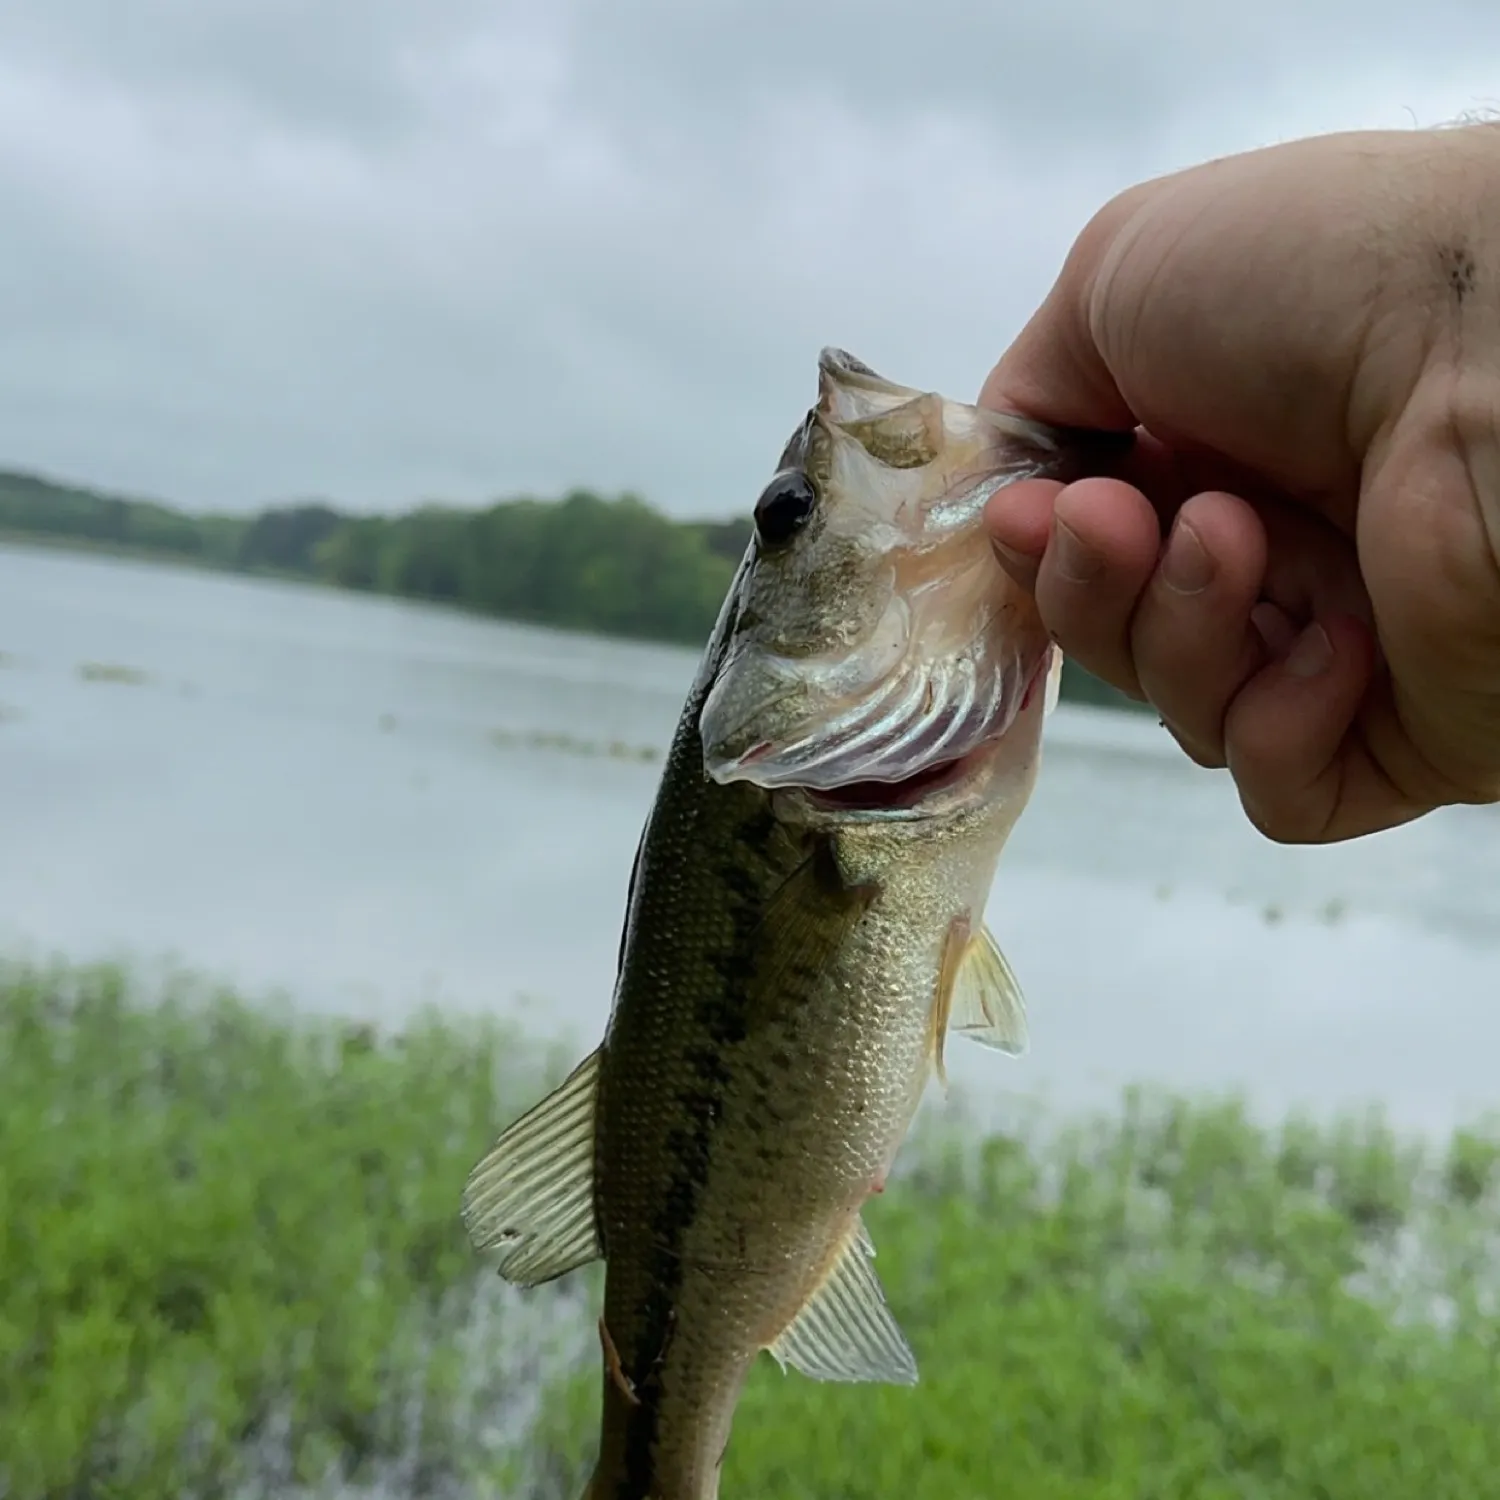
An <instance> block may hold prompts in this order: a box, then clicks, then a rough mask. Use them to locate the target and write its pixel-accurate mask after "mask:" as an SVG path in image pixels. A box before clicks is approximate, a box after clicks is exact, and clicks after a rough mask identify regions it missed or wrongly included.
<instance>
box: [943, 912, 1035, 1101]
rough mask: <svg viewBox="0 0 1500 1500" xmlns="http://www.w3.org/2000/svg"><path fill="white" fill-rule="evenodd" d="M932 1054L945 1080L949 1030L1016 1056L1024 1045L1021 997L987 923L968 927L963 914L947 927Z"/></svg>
mask: <svg viewBox="0 0 1500 1500" xmlns="http://www.w3.org/2000/svg"><path fill="white" fill-rule="evenodd" d="M931 1029H932V1055H933V1063H934V1065H935V1066H936V1068H937V1074H938V1078H939V1079H940V1080H941V1081H942V1082H944V1083H946V1082H947V1069H946V1067H945V1065H944V1058H943V1046H944V1042H945V1040H946V1038H947V1034H948V1032H950V1031H956V1032H957V1033H958V1034H959V1035H960V1036H965V1037H968V1038H969V1040H970V1041H974V1042H978V1043H979V1044H980V1046H982V1047H992V1048H994V1049H995V1050H996V1051H999V1052H1007V1053H1009V1054H1010V1055H1011V1056H1012V1057H1019V1056H1020V1055H1021V1053H1023V1052H1024V1051H1025V1050H1026V1045H1027V1034H1026V1001H1025V999H1024V998H1023V996H1022V994H1021V986H1020V985H1019V984H1018V983H1017V981H1016V976H1015V974H1014V973H1012V972H1011V967H1010V965H1009V964H1008V963H1007V962H1006V960H1005V955H1004V954H1003V953H1001V951H1000V946H999V944H998V943H996V941H995V938H994V935H993V934H992V933H991V932H990V930H989V928H988V927H983V926H982V927H980V929H979V931H978V932H972V930H971V927H970V924H969V921H968V919H967V918H962V917H961V918H959V919H958V920H957V921H955V922H954V923H953V925H952V926H951V927H950V928H949V929H948V939H947V942H946V944H945V945H944V948H943V958H942V962H941V964H940V965H939V968H938V979H937V988H936V990H935V992H934V995H933V1007H932V1028H931Z"/></svg>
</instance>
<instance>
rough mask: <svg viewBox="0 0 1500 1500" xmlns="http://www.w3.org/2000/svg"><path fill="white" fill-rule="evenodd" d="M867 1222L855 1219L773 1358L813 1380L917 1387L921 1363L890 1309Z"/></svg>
mask: <svg viewBox="0 0 1500 1500" xmlns="http://www.w3.org/2000/svg"><path fill="white" fill-rule="evenodd" d="M874 1256H875V1246H874V1245H873V1244H872V1243H871V1240H870V1236H869V1233H868V1231H867V1230H866V1229H865V1226H864V1221H863V1220H862V1219H858V1218H856V1219H855V1221H854V1226H853V1228H852V1229H851V1230H850V1232H849V1236H848V1238H847V1239H846V1240H845V1242H844V1245H843V1248H842V1249H841V1250H840V1251H839V1253H838V1255H837V1256H836V1258H835V1259H834V1262H833V1267H832V1269H831V1270H830V1271H829V1273H828V1275H827V1277H826V1278H825V1279H824V1281H823V1282H822V1283H821V1285H819V1287H818V1289H817V1290H816V1291H815V1292H814V1293H813V1294H812V1296H811V1297H809V1298H808V1299H807V1301H806V1302H805V1303H804V1304H803V1306H802V1310H801V1312H799V1313H798V1314H797V1316H796V1317H795V1318H793V1319H792V1321H791V1323H789V1324H788V1325H787V1327H786V1329H785V1331H784V1332H783V1333H782V1335H781V1337H780V1338H778V1339H777V1340H776V1342H775V1343H774V1344H772V1345H771V1354H772V1355H773V1356H774V1357H775V1359H776V1362H777V1363H778V1364H779V1365H780V1366H781V1367H782V1369H783V1370H786V1369H793V1370H797V1371H799V1372H800V1373H801V1374H803V1375H806V1376H808V1377H809V1378H810V1379H813V1380H845V1381H882V1382H885V1383H888V1384H891V1385H915V1384H916V1382H917V1361H916V1357H915V1356H914V1355H913V1354H912V1352H911V1347H910V1345H908V1344H907V1342H906V1339H905V1337H904V1335H903V1334H902V1332H901V1329H900V1328H899V1327H898V1326H897V1323H896V1320H895V1318H894V1317H893V1316H892V1314H891V1310H890V1308H889V1307H887V1306H886V1301H885V1293H884V1291H882V1290H881V1286H880V1278H879V1277H878V1276H877V1275H876V1274H875V1267H874V1266H873V1265H871V1264H870V1262H871V1261H872V1260H873V1259H874Z"/></svg>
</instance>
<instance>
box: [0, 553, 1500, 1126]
mask: <svg viewBox="0 0 1500 1500" xmlns="http://www.w3.org/2000/svg"><path fill="white" fill-rule="evenodd" d="M0 653H4V655H3V656H0V945H3V946H4V947H5V948H6V949H7V950H9V951H12V952H14V951H26V952H31V953H34V954H41V955H44V954H48V953H54V952H55V953H64V954H67V955H69V956H75V957H83V956H93V955H100V954H107V955H118V956H127V957H147V958H163V957H173V958H176V959H178V960H181V961H184V962H186V963H189V964H191V965H193V966H194V967H197V968H200V969H205V970H207V971H208V972H210V973H212V974H214V975H216V976H221V977H223V978H225V979H228V980H231V981H233V982H235V983H238V984H241V985H243V986H246V987H249V988H251V989H266V988H270V987H278V988H282V989H285V990H286V991H288V992H290V993H291V994H292V995H293V996H294V997H295V998H296V999H297V1000H298V1002H299V1003H301V1004H303V1005H306V1006H309V1007H317V1008H320V1009H325V1010H337V1011H340V1012H346V1013H353V1014H362V1015H370V1016H375V1017H377V1018H380V1019H383V1020H390V1021H397V1020H399V1018H400V1017H401V1016H402V1015H403V1014H405V1013H407V1012H408V1011H409V1010H410V1008H411V1007H412V1006H413V1005H415V1004H418V1003H421V1002H424V1001H428V1000H435V1001H438V1002H440V1003H443V1004H445V1005H448V1006H451V1007H454V1008H459V1009H465V1010H491V1011H497V1012H503V1013H508V1014H516V1015H521V1016H524V1017H525V1018H526V1019H527V1022H528V1024H530V1025H531V1026H533V1027H534V1028H535V1029H537V1030H538V1031H545V1032H548V1033H554V1032H558V1031H566V1032H569V1033H571V1034H572V1035H573V1036H574V1037H575V1038H576V1040H577V1043H578V1045H579V1046H580V1047H583V1046H587V1045H591V1044H592V1042H593V1040H594V1039H595V1038H596V1037H597V1035H598V1033H599V1031H600V1030H601V1028H602V1026H603V1024H604V1019H605V1016H606V1014H607V1011H608V1007H609V999H610V986H611V983H612V980H613V974H614V963H615V954H616V946H617V942H618V937H619V924H620V919H621V912H622V908H623V902H624V894H625V887H626V882H627V879H628V876H629V871H630V863H631V858H632V856H633V854H634V851H635V845H636V839H637V836H638V834H639V831H640V825H641V821H642V819H643V818H644V816H645V814H646V811H647V808H648V807H649V805H650V801H651V798H652V795H653V793H654V791H655V785H656V777H657V775H658V773H659V762H658V761H656V760H654V759H647V758H644V757H647V756H651V755H653V754H659V753H660V751H661V750H662V749H663V748H664V746H665V744H666V741H667V738H668V735H669V734H670V731H671V728H672V725H673V722H674V720H675V718H676V715H677V712H678V709H679V707H680V704H681V700H682V696H683V694H684V692H685V690H686V687H687V684H688V681H689V679H690V677H691V675H692V671H693V667H694V657H693V654H692V653H688V652H683V651H677V650H672V649H664V648H659V647H645V646H638V645H632V644H627V643H622V642H612V641H601V640H597V639H594V638H590V637H583V636H570V635H565V634H560V633H554V632H548V631H541V630H531V629H524V628H520V627H516V626H512V625H506V624H501V623H495V622H492V621H487V620H481V619H476V618H470V617H466V616H462V615H457V614H452V613H448V612H445V611H441V610H438V609H432V608H425V607H422V606H417V605H411V604H406V603H400V602H396V601H391V600H381V599H370V598H364V597H359V596H355V595H348V594H339V593H334V592H329V591H324V590H321V589H317V588H313V587H309V586H301V585H293V584H282V583H268V582H262V581H255V580H246V579H237V578H227V577H222V576H218V575H214V574H208V573H197V572H193V571H189V570H180V569H173V568H168V567H159V566H154V565H148V564H142V563H136V562H122V561H117V560H112V559H107V558H102V557H93V556H76V555H69V554H65V553H57V552H51V551H47V550H43V549H32V548H22V547H6V548H0ZM122 669H123V670H122ZM989 919H990V923H991V925H992V926H993V928H994V929H995V931H996V933H997V934H998V935H999V937H1000V939H1001V941H1002V943H1003V945H1004V946H1005V948H1006V951H1007V953H1008V954H1009V956H1010V958H1011V960H1012V963H1013V965H1014V966H1015V968H1016V970H1017V973H1018V975H1019V976H1020V979H1021V981H1022V984H1023V986H1024V988H1025V990H1026V993H1027V997H1028V1000H1029V1004H1030V1012H1031V1025H1032V1039H1033V1040H1032V1051H1031V1053H1030V1055H1029V1056H1028V1057H1027V1058H1026V1059H1025V1060H1023V1061H1021V1062H1019V1063H1017V1062H1010V1061H1008V1060H1006V1059H1003V1058H997V1057H995V1056H993V1055H991V1054H988V1053H984V1052H981V1051H980V1050H979V1049H977V1048H971V1047H959V1046H955V1047H954V1048H953V1049H952V1051H951V1052H950V1059H951V1061H952V1063H953V1071H954V1076H955V1079H956V1080H957V1081H958V1082H959V1083H960V1084H961V1085H963V1086H964V1087H965V1088H966V1089H968V1090H969V1091H971V1092H977V1093H979V1094H981V1095H982V1096H983V1097H984V1098H986V1099H993V1100H1005V1099H1008V1098H1010V1097H1012V1096H1013V1095H1015V1094H1016V1093H1017V1092H1018V1091H1019V1092H1023V1093H1041V1094H1043V1095H1045V1096H1046V1097H1048V1098H1050V1099H1054V1100H1057V1101H1059V1102H1061V1103H1063V1104H1066V1105H1073V1104H1079V1103H1093V1102H1096V1101H1099V1100H1100V1099H1102V1098H1104V1097H1106V1096H1107V1095H1108V1094H1110V1093H1112V1092H1113V1091H1115V1090H1116V1089H1117V1088H1118V1087H1119V1086H1121V1085H1122V1084H1124V1083H1126V1082H1158V1083H1163V1084H1167V1085H1170V1086H1173V1087H1184V1088H1194V1089H1196V1088H1216V1089H1217V1088H1227V1087H1233V1088H1243V1089H1245V1090H1247V1091H1249V1092H1250V1094H1251V1095H1252V1097H1253V1098H1254V1099H1255V1100H1256V1101H1257V1102H1258V1103H1260V1104H1261V1105H1263V1106H1264V1107H1266V1108H1268V1109H1275V1110H1280V1109H1283V1108H1285V1107H1286V1106H1288V1105H1289V1104H1292V1103H1305V1104H1308V1105H1311V1106H1315V1107H1318V1108H1325V1107H1329V1106H1334V1105H1346V1104H1350V1103H1354V1102H1357V1101H1364V1100H1379V1101H1381V1102H1382V1103H1384V1104H1385V1105H1386V1106H1387V1107H1388V1108H1389V1109H1390V1110H1391V1111H1392V1112H1393V1113H1394V1114H1395V1115H1396V1116H1397V1117H1398V1118H1400V1119H1402V1120H1404V1121H1405V1122H1407V1123H1410V1124H1414V1125H1419V1126H1424V1127H1425V1126H1431V1127H1443V1126H1446V1125H1447V1124H1449V1123H1450V1122H1451V1121H1452V1120H1454V1119H1455V1118H1459V1117H1467V1116H1471V1115H1472V1114H1473V1113H1475V1112H1476V1111H1478V1110H1480V1109H1484V1108H1488V1107H1490V1106H1491V1105H1492V1104H1493V1103H1500V1098H1497V1094H1500V1086H1497V1083H1496V1069H1495V1065H1494V1061H1493V1059H1494V1058H1495V1056H1496V1055H1497V1054H1500V815H1497V813H1496V811H1495V810H1492V809H1460V810H1454V811H1451V812H1446V813H1443V814H1439V815H1436V816H1433V817H1431V818H1428V819H1424V820H1422V821H1421V822H1419V823H1417V824H1414V825H1412V826H1411V827H1408V828H1404V829H1398V830H1394V831H1392V832H1390V833H1386V834H1382V835H1378V836H1376V837H1374V838H1369V839H1364V840H1360V841H1358V842H1357V843H1353V844H1348V845H1344V846H1340V847H1337V848H1332V849H1286V848H1282V847H1280V846H1278V845H1274V844H1271V843H1269V842H1268V841H1266V840H1265V839H1263V838H1262V837H1261V836H1260V835H1259V834H1257V833H1256V832H1255V831H1254V830H1253V829H1252V828H1251V827H1250V826H1249V824H1248V823H1247V822H1246V821H1245V819H1244V817H1243V816H1242V814H1241V813H1240V810H1239V806H1238V803H1237V801H1236V799H1235V795H1234V791H1233V787H1232V785H1231V784H1230V783H1229V782H1228V780H1227V778H1225V777H1224V776H1223V775H1221V774H1218V773H1211V772H1205V771H1202V770H1200V769H1198V768H1196V767H1194V766H1193V765H1191V764H1190V763H1189V762H1188V761H1186V760H1185V758H1183V757H1182V756H1181V755H1180V754H1179V753H1177V752H1176V750H1175V749H1174V747H1173V746H1172V745H1171V743H1170V741H1168V740H1167V738H1166V736H1165V734H1164V733H1163V732H1162V731H1161V730H1160V729H1158V728H1157V726H1156V725H1155V724H1154V722H1152V721H1150V720H1148V719H1136V718H1134V717H1122V716H1118V715H1112V714H1108V713H1102V712H1100V711H1089V710H1084V709H1075V708H1070V707H1069V706H1066V705H1065V706H1064V707H1063V708H1061V709H1060V710H1059V711H1058V713H1057V715H1056V716H1055V718H1054V719H1053V721H1052V728H1051V730H1050V731H1049V738H1048V751H1047V759H1046V763H1045V766H1044V769H1043V774H1042V778H1041V782H1040V784H1039V787H1038V790H1037V793H1036V796H1035V798H1034V800H1033V802H1032V805H1031V807H1030V808H1029V810H1028V811H1027V813H1026V815H1025V817H1024V818H1023V820H1022V822H1021V824H1020V826H1019V828H1018V830H1017V832H1016V834H1015V836H1014V839H1013V841H1012V843H1011V846H1010V848H1009V850H1008V851H1007V854H1006V857H1005V859H1004V861H1003V863H1002V866H1001V870H1000V875H999V878H998V880H997V882H996V886H995V891H994V896H993V899H992V901H991V903H990V908H989ZM954 1053H957V1054H960V1055H959V1056H956V1057H955V1056H953V1054H954Z"/></svg>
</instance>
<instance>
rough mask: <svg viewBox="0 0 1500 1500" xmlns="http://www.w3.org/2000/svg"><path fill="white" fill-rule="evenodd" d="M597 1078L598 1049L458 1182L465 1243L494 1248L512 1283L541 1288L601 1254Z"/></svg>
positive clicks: (482, 1249) (477, 1247) (487, 1249)
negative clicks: (597, 1199) (596, 1154)
mask: <svg viewBox="0 0 1500 1500" xmlns="http://www.w3.org/2000/svg"><path fill="white" fill-rule="evenodd" d="M598 1076H599V1053H598V1050H597V1049H596V1050H595V1051H593V1052H591V1053H590V1054H589V1055H588V1056H587V1057H586V1058H584V1060H583V1061H582V1062H581V1063H579V1065H578V1066H577V1067H576V1068H574V1070H573V1071H572V1072H571V1073H570V1074H569V1075H568V1077H567V1078H566V1079H564V1081H563V1082H562V1083H561V1084H560V1085H559V1086H558V1087H557V1088H556V1089H555V1090H553V1092H552V1093H550V1094H548V1095H547V1097H546V1098H545V1099H543V1100H542V1102H541V1103H540V1104H538V1105H536V1106H535V1107H534V1108H532V1109H531V1110H529V1111H528V1112H527V1113H526V1114H524V1115H522V1116H521V1118H520V1119H519V1120H517V1121H516V1122H515V1123H514V1124H512V1125H511V1126H509V1127H508V1128H507V1129H506V1130H505V1131H503V1132H502V1133H501V1136H500V1139H499V1140H497V1141H496V1142H495V1145H494V1147H493V1148H492V1149H491V1151H490V1152H489V1154H488V1155H487V1156H486V1157H485V1158H484V1160H483V1161H481V1162H480V1163H479V1165H478V1166H476V1167H475V1168H474V1170H473V1171H472V1172H470V1173H469V1180H468V1182H467V1183H465V1185H464V1196H463V1221H464V1227H465V1228H466V1229H467V1230H468V1232H469V1238H470V1240H471V1241H473V1244H474V1247H475V1248H476V1249H477V1250H481V1251H495V1250H498V1251H499V1252H500V1262H499V1267H498V1269H499V1272H500V1274H501V1275H502V1276H503V1277H505V1279H506V1280H507V1281H511V1282H514V1283H515V1284H516V1285H517V1286H539V1285H540V1284H541V1283H542V1282H544V1281H551V1280H553V1279H554V1278H555V1277H558V1276H562V1275H564V1274H565V1273H566V1272H568V1271H573V1270H576V1269H577V1268H578V1267H579V1266H584V1265H587V1264H588V1263H589V1262H590V1261H592V1260H597V1259H598V1258H599V1256H600V1255H601V1254H602V1250H601V1248H600V1245H599V1234H598V1229H597V1226H596V1223H595V1218H594V1099H595V1092H596V1085H597V1082H598Z"/></svg>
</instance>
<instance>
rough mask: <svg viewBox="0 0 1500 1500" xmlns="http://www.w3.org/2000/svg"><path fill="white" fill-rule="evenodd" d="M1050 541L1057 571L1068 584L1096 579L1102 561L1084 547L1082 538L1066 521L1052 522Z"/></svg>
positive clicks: (1091, 550) (1093, 552)
mask: <svg viewBox="0 0 1500 1500" xmlns="http://www.w3.org/2000/svg"><path fill="white" fill-rule="evenodd" d="M1052 541H1053V545H1054V546H1055V547H1056V549H1057V571H1058V572H1059V573H1061V574H1062V576H1063V577H1064V578H1066V579H1067V580H1068V582H1069V583H1088V582H1089V580H1090V579H1092V578H1097V577H1098V575H1099V573H1100V571H1101V570H1102V569H1103V567H1104V559H1103V558H1102V557H1100V556H1099V554H1098V553H1097V552H1095V551H1094V550H1093V548H1092V547H1088V546H1085V545H1084V541H1083V538H1082V537H1080V536H1079V535H1078V533H1077V532H1076V531H1074V530H1073V529H1072V528H1071V527H1070V526H1069V525H1068V523H1067V522H1066V521H1054V522H1053V525H1052Z"/></svg>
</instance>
